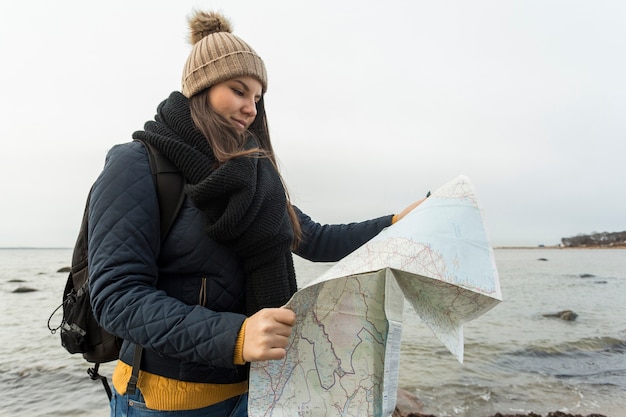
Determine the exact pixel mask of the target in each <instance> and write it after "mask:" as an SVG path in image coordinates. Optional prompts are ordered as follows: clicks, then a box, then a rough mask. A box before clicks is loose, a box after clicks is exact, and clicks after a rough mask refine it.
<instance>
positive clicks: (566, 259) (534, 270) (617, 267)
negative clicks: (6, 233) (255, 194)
mask: <svg viewBox="0 0 626 417" xmlns="http://www.w3.org/2000/svg"><path fill="white" fill-rule="evenodd" d="M494 255H495V260H496V265H497V268H498V272H499V276H500V284H501V288H502V293H503V298H504V300H503V301H502V302H501V303H500V304H498V305H497V306H496V307H495V308H493V309H492V310H490V311H489V312H487V313H486V314H484V315H483V316H481V317H479V318H477V319H475V320H474V321H471V322H469V323H466V324H465V326H464V337H465V356H464V361H463V363H462V364H461V363H459V362H458V361H457V360H456V358H455V357H454V356H452V354H450V353H449V352H448V351H447V350H446V348H445V347H444V346H443V345H442V343H441V342H440V341H439V340H438V339H437V338H436V337H435V336H434V334H433V333H432V332H431V330H430V329H429V328H428V327H427V326H426V325H425V324H424V323H423V322H422V321H421V320H420V319H419V317H418V316H417V315H416V314H415V313H414V312H413V310H412V308H411V306H410V305H409V303H405V306H406V307H405V311H404V313H405V314H404V321H403V331H402V345H401V354H400V359H399V361H400V373H399V383H398V385H399V387H400V388H402V389H403V390H406V391H408V392H410V393H412V394H414V395H415V396H416V397H417V398H418V399H419V401H420V402H421V403H422V406H423V407H422V409H421V410H420V412H422V413H425V414H432V415H435V416H439V417H443V416H459V417H481V416H482V417H485V416H490V415H493V414H496V413H502V414H526V413H529V412H534V413H536V414H540V415H543V416H547V414H548V413H549V412H553V411H561V412H564V413H570V414H580V415H585V416H586V415H589V414H594V413H595V414H603V415H605V416H610V417H626V307H625V306H626V250H624V249H556V248H501V249H500V248H496V249H495V250H494ZM70 259H71V249H23V248H20V249H0V306H1V307H0V308H1V310H0V311H1V314H0V393H1V394H0V416H3V417H4V416H11V417H16V416H18V417H19V416H30V417H36V416H42V417H43V416H94V417H105V416H107V415H109V409H108V401H107V397H106V393H105V391H104V389H103V387H102V384H101V383H100V382H99V381H92V380H90V379H89V376H88V375H87V368H88V366H87V363H86V362H85V361H84V360H83V359H82V357H81V356H80V355H70V354H69V353H67V352H66V351H65V350H64V349H63V348H62V347H61V344H60V338H59V334H58V333H57V334H52V333H51V332H50V331H49V330H48V321H49V319H50V324H51V325H52V327H56V326H57V325H58V323H59V322H60V320H61V314H60V312H57V313H56V314H54V315H53V316H52V318H50V316H51V314H52V313H53V311H54V310H55V308H56V307H57V306H59V305H60V303H61V297H62V292H63V288H64V285H65V280H66V277H67V273H64V272H58V271H59V270H60V269H61V268H63V267H67V266H69V263H70ZM330 266H332V264H329V263H320V264H317V263H316V264H314V263H310V262H307V261H304V260H302V259H299V258H296V270H297V274H298V279H299V281H300V283H306V282H307V281H309V280H312V279H314V278H316V277H317V276H319V275H321V274H322V273H323V272H324V271H325V270H326V269H328V268H329V267H330ZM29 290H34V291H29ZM565 310H571V311H573V312H574V313H575V314H576V315H577V317H576V319H575V320H573V321H567V320H562V319H560V318H556V317H546V316H545V315H550V314H554V313H558V312H560V311H565ZM113 366H114V364H113V363H109V364H104V365H103V366H102V367H101V373H103V374H105V375H107V376H109V377H110V374H111V371H112V368H113ZM416 411H417V410H416Z"/></svg>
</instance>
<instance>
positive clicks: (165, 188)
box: [109, 139, 185, 399]
mask: <svg viewBox="0 0 626 417" xmlns="http://www.w3.org/2000/svg"><path fill="white" fill-rule="evenodd" d="M135 140H136V141H137V142H141V143H143V144H144V146H145V147H146V150H147V151H148V159H149V161H150V171H151V172H152V176H153V178H154V183H155V186H156V190H157V198H158V199H159V210H160V213H161V243H162V242H163V241H164V240H165V238H166V237H167V234H168V233H169V231H170V229H171V228H172V225H173V224H174V221H175V220H176V217H177V216H178V212H179V211H180V208H181V207H182V206H183V202H184V201H185V193H184V192H183V187H184V186H185V179H184V178H183V174H182V173H181V172H180V170H179V169H178V168H176V166H174V164H173V163H172V161H170V160H169V159H168V158H167V157H165V155H163V154H162V153H161V151H160V150H158V149H157V148H155V147H154V146H152V145H151V144H149V143H147V142H144V141H141V140H138V139H135ZM142 353H143V347H142V346H140V345H137V344H135V354H134V356H133V365H132V368H133V370H132V373H131V376H130V379H129V380H128V385H126V394H129V395H133V394H135V392H136V390H137V381H138V380H139V369H140V368H141V356H142ZM109 399H110V397H109Z"/></svg>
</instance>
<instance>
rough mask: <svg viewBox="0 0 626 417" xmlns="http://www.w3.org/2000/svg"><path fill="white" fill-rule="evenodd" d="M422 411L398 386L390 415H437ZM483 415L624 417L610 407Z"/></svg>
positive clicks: (410, 396)
mask: <svg viewBox="0 0 626 417" xmlns="http://www.w3.org/2000/svg"><path fill="white" fill-rule="evenodd" d="M422 411H423V404H422V402H421V401H420V400H419V398H418V397H417V396H415V395H414V394H413V393H411V392H410V391H408V390H406V389H403V388H398V391H397V394H396V407H395V410H394V412H393V414H392V417H439V416H437V415H434V414H425V413H423V412H422ZM483 417H626V416H625V415H624V414H623V413H622V411H621V410H618V409H617V408H613V407H610V409H608V410H607V409H605V410H604V411H602V413H596V412H593V413H590V414H572V413H566V412H563V411H550V412H548V413H547V414H545V415H544V414H539V413H535V412H532V411H530V412H528V413H513V414H511V413H504V414H503V413H500V412H497V413H495V414H489V416H483Z"/></svg>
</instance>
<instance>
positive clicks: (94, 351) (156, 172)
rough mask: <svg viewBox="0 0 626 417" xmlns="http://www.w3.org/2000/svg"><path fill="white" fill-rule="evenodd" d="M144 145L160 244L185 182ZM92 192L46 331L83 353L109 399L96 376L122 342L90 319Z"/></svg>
mask: <svg viewBox="0 0 626 417" xmlns="http://www.w3.org/2000/svg"><path fill="white" fill-rule="evenodd" d="M138 142H141V143H143V144H144V146H145V147H146V150H147V151H148V159H149V161H150V170H151V172H152V176H153V179H154V183H155V187H156V189H157V196H158V200H159V209H160V213H161V217H160V224H161V242H163V241H164V240H165V238H166V237H167V234H168V232H169V230H170V228H171V226H172V224H173V223H174V220H176V217H177V215H178V211H179V210H180V207H181V206H182V203H183V201H184V197H185V194H184V193H183V186H184V179H183V176H182V174H181V173H180V171H179V170H178V169H177V168H176V167H175V166H174V165H173V164H172V162H171V161H170V160H169V159H167V158H166V157H165V156H164V155H163V154H161V152H160V151H159V150H158V149H156V148H154V147H153V146H152V145H150V144H148V143H146V142H142V141H138ZM90 197H91V190H90V191H89V195H88V196H87V203H86V205H85V211H84V214H83V220H82V223H81V227H80V231H79V232H78V238H77V239H76V244H75V245H74V250H73V253H72V264H71V268H70V272H69V276H68V277H67V282H66V284H65V289H64V290H63V302H62V304H61V305H60V306H59V307H57V308H56V309H55V310H54V312H53V313H52V315H51V316H50V318H49V319H48V329H50V331H51V332H52V333H53V334H54V333H56V331H57V330H60V335H61V345H62V346H63V347H64V348H65V349H66V350H67V351H68V352H69V353H82V354H83V358H85V360H86V361H87V362H91V363H93V364H94V366H93V367H92V368H89V369H88V370H87V373H88V374H89V376H90V377H91V379H92V380H94V381H95V380H96V379H100V380H101V381H102V384H103V385H104V388H105V390H106V392H107V395H108V396H109V400H110V399H111V389H110V388H109V385H108V382H107V380H106V377H104V376H102V375H100V374H98V368H99V366H100V364H101V363H106V362H111V361H114V360H116V359H118V358H119V351H120V347H121V345H122V339H120V338H118V337H117V336H115V335H112V334H111V333H109V332H107V331H106V330H104V329H103V328H102V327H100V325H99V324H98V322H97V321H96V320H95V318H94V317H93V312H92V309H91V303H90V298H89V285H88V284H89V268H88V265H87V262H88V260H87V254H88V248H87V242H88V236H87V233H88V217H89V216H88V214H89V213H88V212H89V200H90ZM60 308H62V309H63V319H62V320H61V324H60V325H59V326H58V327H56V328H52V327H51V326H50V320H51V319H52V316H54V314H55V313H56V311H57V310H59V309H60ZM141 351H142V348H141V347H140V346H135V357H134V360H133V376H132V377H131V381H130V382H129V389H130V392H129V393H133V392H134V389H135V386H136V380H137V377H138V375H139V364H140V362H141Z"/></svg>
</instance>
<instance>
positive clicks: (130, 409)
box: [111, 389, 248, 417]
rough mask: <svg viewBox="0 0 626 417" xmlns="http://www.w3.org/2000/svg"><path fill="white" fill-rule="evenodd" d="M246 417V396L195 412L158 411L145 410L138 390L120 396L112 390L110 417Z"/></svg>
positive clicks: (230, 399)
mask: <svg viewBox="0 0 626 417" xmlns="http://www.w3.org/2000/svg"><path fill="white" fill-rule="evenodd" d="M143 416H152V417H158V416H167V417H247V416H248V394H242V395H240V396H238V397H233V398H229V399H227V400H224V401H222V402H220V403H217V404H213V405H210V406H208V407H204V408H198V409H196V410H180V411H158V410H151V409H149V408H146V404H145V403H144V399H143V395H142V394H141V391H139V389H137V390H136V392H135V394H134V395H120V394H118V393H117V392H116V391H115V390H113V397H112V398H111V417H143Z"/></svg>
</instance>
